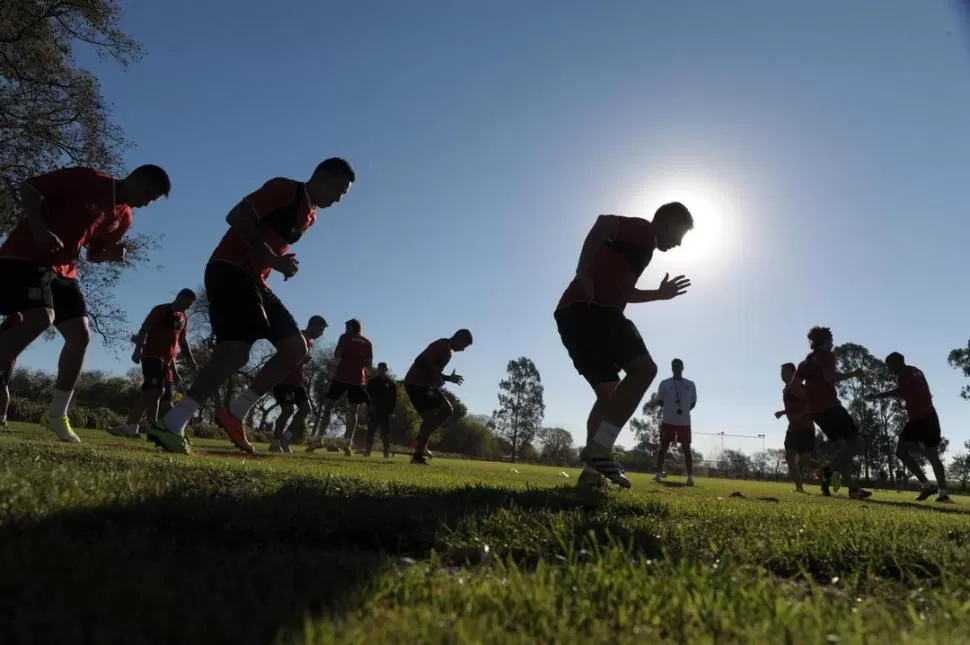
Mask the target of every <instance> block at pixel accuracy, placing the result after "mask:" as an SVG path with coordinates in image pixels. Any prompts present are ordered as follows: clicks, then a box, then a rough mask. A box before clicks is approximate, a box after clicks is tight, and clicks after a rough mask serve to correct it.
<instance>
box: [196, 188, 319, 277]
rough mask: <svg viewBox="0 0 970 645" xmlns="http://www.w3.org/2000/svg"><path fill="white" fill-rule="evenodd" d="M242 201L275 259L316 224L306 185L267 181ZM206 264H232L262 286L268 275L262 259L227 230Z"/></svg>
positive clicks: (314, 210) (268, 271)
mask: <svg viewBox="0 0 970 645" xmlns="http://www.w3.org/2000/svg"><path fill="white" fill-rule="evenodd" d="M244 201H245V202H246V203H248V204H249V205H250V206H252V208H253V210H254V211H255V212H256V217H257V218H258V219H257V222H256V230H258V231H259V235H260V237H261V238H262V240H263V241H264V242H265V243H266V245H267V246H269V248H271V249H272V250H273V252H274V253H276V254H277V255H285V254H286V252H287V251H288V250H289V248H290V245H291V244H294V243H296V241H297V240H299V239H300V238H301V237H303V234H304V233H305V232H306V230H307V229H308V228H310V227H311V226H312V225H313V223H314V222H315V221H317V207H316V206H314V205H313V204H312V203H310V196H309V195H308V194H307V190H306V184H304V183H303V182H300V181H295V180H293V179H284V178H282V177H277V178H276V179H270V180H269V181H268V182H266V183H265V184H263V186H262V187H261V188H260V189H259V190H257V191H256V192H254V193H251V194H249V195H247V196H246V198H245V200H244ZM209 262H228V263H229V264H233V265H235V266H237V267H239V268H240V269H242V270H243V271H245V272H246V274H247V275H249V277H251V278H252V279H253V280H256V281H258V282H260V283H262V284H266V279H267V278H268V277H269V274H270V273H271V272H272V269H271V268H270V267H269V266H268V265H267V264H266V262H265V261H264V260H263V258H262V257H261V256H260V255H259V254H257V253H256V252H255V251H253V250H252V249H251V248H250V247H249V245H247V244H246V242H245V241H243V239H242V238H241V237H239V234H238V233H236V231H234V230H233V229H231V228H230V229H229V230H228V231H226V234H225V235H224V236H223V237H222V241H221V242H219V245H218V246H217V247H216V250H215V251H213V252H212V256H211V257H210V258H209Z"/></svg>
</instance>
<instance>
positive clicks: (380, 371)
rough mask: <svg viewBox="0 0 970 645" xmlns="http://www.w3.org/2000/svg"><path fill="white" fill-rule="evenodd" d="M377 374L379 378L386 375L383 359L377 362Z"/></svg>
mask: <svg viewBox="0 0 970 645" xmlns="http://www.w3.org/2000/svg"><path fill="white" fill-rule="evenodd" d="M377 375H378V376H380V377H381V378H383V377H385V376H387V363H385V362H384V361H381V362H380V363H378V364H377Z"/></svg>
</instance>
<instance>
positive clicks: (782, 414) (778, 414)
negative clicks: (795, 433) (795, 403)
mask: <svg viewBox="0 0 970 645" xmlns="http://www.w3.org/2000/svg"><path fill="white" fill-rule="evenodd" d="M783 416H785V413H784V412H775V418H776V419H780V418H782V417H783Z"/></svg>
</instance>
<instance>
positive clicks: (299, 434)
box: [280, 387, 310, 452]
mask: <svg viewBox="0 0 970 645" xmlns="http://www.w3.org/2000/svg"><path fill="white" fill-rule="evenodd" d="M294 401H295V402H296V412H295V413H294V414H293V420H292V421H291V422H290V429H289V430H287V431H286V432H284V433H283V438H282V440H281V442H280V443H281V446H282V448H283V452H293V450H292V449H291V448H290V446H292V445H293V444H294V443H295V444H297V445H300V444H302V443H304V442H305V441H306V420H307V418H308V417H309V416H310V397H309V396H308V395H307V391H306V389H305V388H302V387H301V388H299V389H298V390H297V391H296V396H295V398H294Z"/></svg>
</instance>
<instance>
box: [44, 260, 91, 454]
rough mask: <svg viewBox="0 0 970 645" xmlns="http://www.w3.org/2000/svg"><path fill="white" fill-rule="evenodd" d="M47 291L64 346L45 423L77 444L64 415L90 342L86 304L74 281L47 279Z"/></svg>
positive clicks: (76, 439)
mask: <svg viewBox="0 0 970 645" xmlns="http://www.w3.org/2000/svg"><path fill="white" fill-rule="evenodd" d="M51 294H52V295H53V300H54V327H56V328H57V331H58V332H59V333H60V334H61V337H62V338H63V339H64V346H63V347H62V348H61V354H60V356H59V357H58V360H57V378H56V379H55V380H54V392H53V393H52V394H51V403H50V409H49V412H48V413H49V417H50V421H49V422H50V427H51V429H52V430H53V431H54V432H55V433H56V434H57V436H58V438H60V440H61V441H67V442H70V443H80V442H81V439H80V438H79V437H78V436H77V435H76V434H75V433H74V429H73V428H71V422H70V420H69V419H68V416H67V414H68V410H69V409H70V406H71V399H72V398H73V396H74V386H75V385H77V380H78V377H80V376H81V369H82V368H83V367H84V355H85V354H86V353H87V351H88V345H89V344H90V343H91V330H90V328H89V327H88V316H87V313H88V312H87V305H86V304H85V302H84V296H82V295H81V290H80V288H79V287H78V284H77V280H68V279H65V278H55V279H54V280H53V281H52V282H51Z"/></svg>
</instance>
